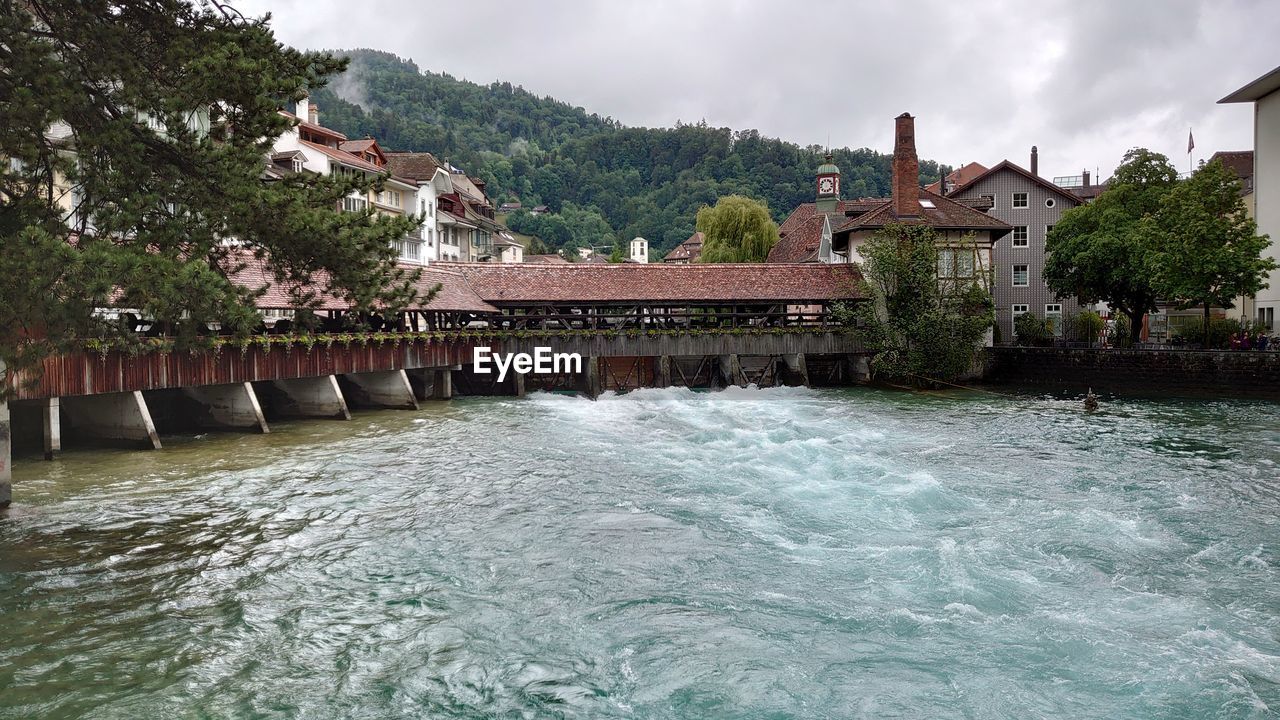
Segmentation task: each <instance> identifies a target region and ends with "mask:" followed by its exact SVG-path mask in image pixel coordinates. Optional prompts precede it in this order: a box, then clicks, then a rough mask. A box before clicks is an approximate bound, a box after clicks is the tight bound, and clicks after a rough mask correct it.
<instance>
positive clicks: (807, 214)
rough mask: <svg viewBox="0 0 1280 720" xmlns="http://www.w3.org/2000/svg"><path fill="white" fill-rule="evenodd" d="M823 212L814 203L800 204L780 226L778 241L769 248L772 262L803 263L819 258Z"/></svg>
mask: <svg viewBox="0 0 1280 720" xmlns="http://www.w3.org/2000/svg"><path fill="white" fill-rule="evenodd" d="M822 218H823V216H822V213H820V212H817V210H816V208H815V207H814V204H813V203H805V204H803V205H800V206H799V207H797V208H796V209H795V210H793V211H792V212H791V215H789V216H788V217H787V219H786V220H784V221H783V222H782V226H781V227H779V228H778V242H776V243H774V246H773V247H772V248H770V249H769V262H771V263H803V262H814V261H816V260H817V259H818V250H819V249H820V248H821V246H822Z"/></svg>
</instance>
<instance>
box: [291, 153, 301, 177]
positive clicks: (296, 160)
mask: <svg viewBox="0 0 1280 720" xmlns="http://www.w3.org/2000/svg"><path fill="white" fill-rule="evenodd" d="M293 171H294V172H296V173H300V172H302V158H297V157H295V158H294V159H293Z"/></svg>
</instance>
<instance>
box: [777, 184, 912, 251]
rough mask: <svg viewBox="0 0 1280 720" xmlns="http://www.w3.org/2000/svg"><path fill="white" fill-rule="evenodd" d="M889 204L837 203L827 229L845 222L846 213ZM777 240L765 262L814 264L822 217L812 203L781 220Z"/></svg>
mask: <svg viewBox="0 0 1280 720" xmlns="http://www.w3.org/2000/svg"><path fill="white" fill-rule="evenodd" d="M887 202H889V201H888V200H887V199H884V198H857V199H849V200H839V201H837V202H836V210H835V212H833V213H830V215H831V229H832V231H833V232H834V231H835V229H836V228H837V227H839V226H840V225H841V224H843V223H844V222H845V218H846V217H847V216H848V214H849V213H853V214H861V213H866V212H870V211H872V210H876V209H878V208H879V207H880V206H882V205H884V204H885V203H887ZM778 237H779V240H778V242H777V244H776V245H774V246H773V248H772V249H771V250H769V262H771V263H793V262H817V260H818V250H819V246H820V245H821V244H822V215H821V214H819V213H818V206H817V205H815V204H814V203H802V204H800V205H797V206H796V209H795V210H792V211H791V214H790V215H788V216H787V219H786V220H783V221H782V226H781V227H779V228H778Z"/></svg>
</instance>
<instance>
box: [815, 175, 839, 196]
mask: <svg viewBox="0 0 1280 720" xmlns="http://www.w3.org/2000/svg"><path fill="white" fill-rule="evenodd" d="M818 192H820V193H822V194H823V195H834V194H835V192H836V180H835V178H829V177H824V178H822V179H820V180H818Z"/></svg>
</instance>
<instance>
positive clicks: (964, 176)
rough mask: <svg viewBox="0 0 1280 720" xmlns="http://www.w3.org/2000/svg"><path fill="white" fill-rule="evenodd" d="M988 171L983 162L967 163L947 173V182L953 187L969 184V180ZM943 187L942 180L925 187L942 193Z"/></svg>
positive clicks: (932, 191) (933, 191)
mask: <svg viewBox="0 0 1280 720" xmlns="http://www.w3.org/2000/svg"><path fill="white" fill-rule="evenodd" d="M986 171H987V166H985V165H983V164H982V163H976V162H971V163H967V164H965V165H961V166H960V167H958V168H956V169H955V170H952V171H951V172H949V173H947V182H948V183H950V184H951V186H952V187H953V188H958V187H960V186H962V185H968V184H969V181H971V180H972V179H973V178H975V177H977V176H979V175H981V174H982V173H984V172H986ZM941 187H942V181H941V180H934V181H933V182H931V183H929V184H928V185H925V186H924V189H925V190H928V191H929V192H931V193H939V194H940V193H941Z"/></svg>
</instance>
